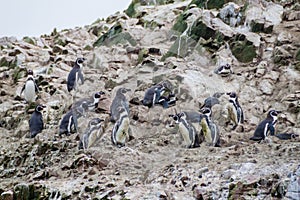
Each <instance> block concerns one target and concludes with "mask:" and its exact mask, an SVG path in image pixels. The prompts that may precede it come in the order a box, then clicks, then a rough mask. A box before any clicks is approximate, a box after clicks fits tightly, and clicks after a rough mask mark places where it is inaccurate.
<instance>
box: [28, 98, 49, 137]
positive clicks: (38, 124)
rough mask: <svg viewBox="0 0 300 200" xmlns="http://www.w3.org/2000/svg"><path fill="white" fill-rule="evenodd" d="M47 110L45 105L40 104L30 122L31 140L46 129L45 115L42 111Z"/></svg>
mask: <svg viewBox="0 0 300 200" xmlns="http://www.w3.org/2000/svg"><path fill="white" fill-rule="evenodd" d="M44 108H46V106H45V105H42V104H38V105H37V106H36V107H35V110H34V112H33V113H32V115H31V118H30V120H29V130H30V138H34V137H35V136H36V135H37V134H38V133H40V132H42V130H43V129H44V122H43V115H42V113H41V111H42V110H43V109H44Z"/></svg>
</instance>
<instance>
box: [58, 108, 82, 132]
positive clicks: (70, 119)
mask: <svg viewBox="0 0 300 200" xmlns="http://www.w3.org/2000/svg"><path fill="white" fill-rule="evenodd" d="M87 109H88V105H87V103H86V102H83V103H82V104H81V105H80V106H79V107H73V108H72V109H71V110H69V111H68V112H67V113H66V114H65V115H64V116H63V118H62V120H61V122H60V125H59V135H60V136H61V135H62V134H66V135H67V136H68V135H70V134H71V133H72V131H75V132H77V131H78V121H77V120H78V119H79V118H80V117H82V116H85V111H86V110H87Z"/></svg>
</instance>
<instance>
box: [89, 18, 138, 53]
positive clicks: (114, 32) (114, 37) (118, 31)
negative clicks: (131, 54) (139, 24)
mask: <svg viewBox="0 0 300 200" xmlns="http://www.w3.org/2000/svg"><path fill="white" fill-rule="evenodd" d="M127 42H128V43H129V44H130V45H132V46H135V45H136V44H137V43H136V41H135V40H134V38H133V37H132V36H131V35H130V33H129V32H123V27H122V25H121V24H120V23H117V24H115V25H114V26H113V27H112V28H110V29H109V30H108V31H107V32H106V33H105V34H103V35H102V36H100V37H99V39H98V40H97V41H96V42H95V43H94V45H93V46H94V47H96V46H101V45H106V46H112V45H116V44H119V43H121V44H125V43H127Z"/></svg>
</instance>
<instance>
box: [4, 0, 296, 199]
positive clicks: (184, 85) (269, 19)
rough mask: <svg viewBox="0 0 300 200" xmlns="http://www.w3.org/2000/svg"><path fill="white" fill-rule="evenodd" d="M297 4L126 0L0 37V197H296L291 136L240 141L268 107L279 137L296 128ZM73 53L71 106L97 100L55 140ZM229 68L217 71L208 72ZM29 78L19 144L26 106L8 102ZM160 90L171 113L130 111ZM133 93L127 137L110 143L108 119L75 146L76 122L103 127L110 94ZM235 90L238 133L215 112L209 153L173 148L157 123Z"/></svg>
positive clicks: (175, 138) (174, 141)
mask: <svg viewBox="0 0 300 200" xmlns="http://www.w3.org/2000/svg"><path fill="white" fill-rule="evenodd" d="M299 24H300V4H299V2H298V1H297V0H288V1H286V0H284V1H283V0H282V1H281V0H275V1H265V0H262V1H243V0H235V1H230V2H229V1H227V0H208V1H202V0H192V1H191V0H190V1H176V0H165V1H164V0H161V1H147V0H144V1H139V0H134V1H132V3H131V4H130V5H129V7H128V9H127V10H126V11H124V12H119V13H116V14H114V15H111V16H110V17H108V18H107V19H105V20H97V21H95V22H94V23H93V24H91V25H87V26H85V27H80V28H74V29H67V30H62V31H57V30H53V32H52V33H51V34H50V35H42V36H40V37H39V38H30V37H24V38H23V39H22V40H17V39H15V38H12V37H11V38H8V37H7V38H1V39H0V49H1V51H0V76H1V79H0V82H1V85H0V95H1V100H0V117H1V118H0V129H1V131H0V134H1V139H0V143H1V145H0V195H1V197H0V198H1V199H282V198H286V199H299V198H300V185H299V181H300V165H299V164H300V162H299V160H300V159H299V158H300V157H299V152H300V142H299V141H300V140H299V137H296V138H293V139H291V140H279V139H278V138H276V137H270V138H269V140H268V141H265V142H261V143H257V142H254V141H250V140H249V138H250V137H251V136H253V132H254V130H255V128H256V126H257V124H258V123H259V122H260V121H262V120H263V119H264V118H265V117H266V114H267V112H268V111H269V110H270V109H276V110H280V111H282V113H281V114H280V115H279V118H278V122H277V126H276V132H277V133H287V132H290V133H296V134H299V133H300V79H299V77H300V75H299V71H300V44H299V41H300V26H299ZM82 56H83V57H85V58H86V59H87V64H86V65H85V66H84V68H83V71H84V76H85V82H84V84H83V85H80V87H79V90H78V91H77V93H76V98H78V99H80V98H84V97H89V96H91V95H92V94H93V93H94V92H97V91H100V90H101V91H104V92H105V99H103V100H101V101H100V103H99V105H98V108H99V109H98V111H99V112H96V113H89V114H88V115H87V116H86V117H83V118H81V119H80V121H79V128H78V132H77V133H74V134H71V135H70V136H62V137H60V136H59V134H58V129H59V128H58V127H59V122H60V120H61V118H62V115H63V114H64V113H66V111H67V110H68V108H69V106H70V105H71V103H72V102H71V100H70V99H71V95H70V93H68V91H67V88H66V78H67V75H68V73H69V71H70V70H71V66H72V64H73V63H74V61H75V60H76V58H77V57H82ZM224 65H228V66H230V70H229V71H228V73H225V74H224V73H218V72H220V70H218V69H219V68H220V67H222V66H224ZM28 69H32V70H33V72H34V74H35V78H36V82H37V85H38V87H39V90H40V92H39V93H38V100H37V102H36V103H43V104H45V105H46V106H47V109H46V110H45V112H44V113H43V117H44V124H45V128H44V130H43V131H42V132H41V133H39V134H38V135H37V136H36V137H35V138H28V137H27V135H28V133H29V126H28V120H29V118H30V114H31V113H32V112H33V106H34V105H35V104H34V105H32V104H27V103H25V102H24V99H23V96H22V95H20V92H21V89H22V87H23V85H24V82H25V81H26V71H27V70H28ZM161 81H168V83H169V84H170V85H171V87H172V89H173V91H174V93H175V94H176V97H177V99H178V100H177V102H176V105H175V106H174V107H171V108H167V109H164V108H163V107H161V106H154V107H153V108H150V109H148V108H147V107H145V106H142V105H139V103H138V102H140V100H141V99H142V98H143V96H144V94H145V91H146V90H147V88H149V87H150V86H152V85H154V84H157V83H159V82H161ZM120 86H122V87H127V88H131V91H130V92H129V93H128V94H126V95H127V99H128V100H129V101H130V102H131V103H130V122H131V123H130V126H131V129H132V133H133V135H134V139H133V140H131V141H129V142H128V143H126V146H125V147H122V148H118V147H116V146H114V145H112V142H111V139H110V135H111V131H112V128H113V124H112V123H110V122H109V120H105V126H104V133H103V135H102V137H100V138H97V141H96V142H95V143H94V145H93V146H92V147H90V148H89V149H86V150H78V141H79V138H80V136H81V134H82V133H83V131H84V130H85V128H86V126H87V124H88V121H89V120H90V119H92V118H94V117H99V118H101V119H108V118H109V106H110V102H111V99H112V98H113V97H114V92H115V90H116V89H117V88H118V87H120ZM232 91H235V92H236V93H237V94H238V95H239V102H240V104H241V106H242V108H243V110H244V114H245V122H244V132H241V131H239V130H238V129H237V130H234V131H232V130H231V129H230V127H226V123H225V121H224V120H225V119H224V115H223V113H222V112H223V111H222V110H223V106H224V105H225V104H226V103H227V102H228V99H227V98H225V97H224V98H223V97H221V98H220V104H219V105H216V106H214V107H213V118H214V120H215V122H216V123H217V125H218V126H219V128H220V132H221V147H211V146H207V145H205V144H200V147H199V148H193V149H187V148H184V147H183V146H182V144H181V138H180V134H179V133H178V131H177V128H176V127H173V126H170V124H171V119H170V118H169V114H174V110H175V109H176V110H177V111H189V110H198V109H199V105H201V104H202V102H204V100H205V99H206V98H207V97H209V96H212V95H213V94H215V93H217V92H218V93H224V92H232Z"/></svg>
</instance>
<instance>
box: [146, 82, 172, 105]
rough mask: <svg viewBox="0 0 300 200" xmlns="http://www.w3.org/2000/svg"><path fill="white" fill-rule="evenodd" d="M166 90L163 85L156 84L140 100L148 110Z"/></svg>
mask: <svg viewBox="0 0 300 200" xmlns="http://www.w3.org/2000/svg"><path fill="white" fill-rule="evenodd" d="M165 91H166V88H165V87H164V86H163V84H157V85H154V86H152V87H151V88H149V89H148V90H147V91H146V93H145V96H144V99H143V100H142V103H143V105H144V106H147V107H149V108H151V107H153V106H154V105H155V104H156V103H157V102H158V101H159V99H160V97H161V96H162V95H163V94H164V93H165Z"/></svg>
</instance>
